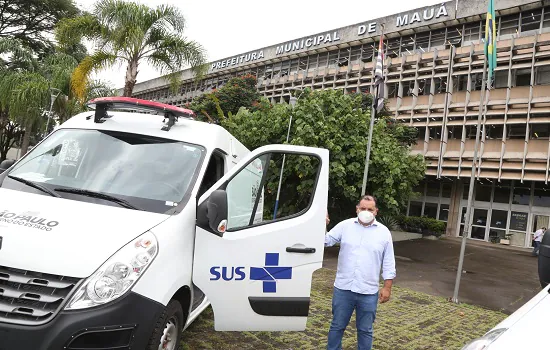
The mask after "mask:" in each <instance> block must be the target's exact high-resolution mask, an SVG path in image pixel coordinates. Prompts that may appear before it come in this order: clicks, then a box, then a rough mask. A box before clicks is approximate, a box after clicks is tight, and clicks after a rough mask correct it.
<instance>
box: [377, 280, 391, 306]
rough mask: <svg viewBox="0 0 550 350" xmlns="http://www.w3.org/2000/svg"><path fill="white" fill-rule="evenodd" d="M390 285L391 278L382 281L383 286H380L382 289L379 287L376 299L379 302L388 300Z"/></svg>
mask: <svg viewBox="0 0 550 350" xmlns="http://www.w3.org/2000/svg"><path fill="white" fill-rule="evenodd" d="M392 285H393V280H385V281H384V287H382V289H380V293H378V301H379V302H380V303H381V304H383V303H385V302H387V301H388V300H390V296H391V286H392Z"/></svg>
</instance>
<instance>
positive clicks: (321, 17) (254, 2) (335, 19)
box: [76, 0, 441, 87]
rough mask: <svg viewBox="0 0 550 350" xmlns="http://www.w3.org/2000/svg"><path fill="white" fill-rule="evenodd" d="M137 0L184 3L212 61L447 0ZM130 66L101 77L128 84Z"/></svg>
mask: <svg viewBox="0 0 550 350" xmlns="http://www.w3.org/2000/svg"><path fill="white" fill-rule="evenodd" d="M137 1H138V2H140V3H145V4H148V5H149V6H151V7H155V6H157V5H159V4H162V3H167V4H171V5H173V6H177V7H179V8H180V9H181V11H182V12H183V14H184V16H185V19H186V21H187V30H186V31H185V33H184V35H185V36H186V37H187V38H189V39H192V40H195V41H197V42H199V43H200V44H201V45H202V46H204V47H205V49H206V51H207V54H208V61H215V60H218V59H221V58H225V57H229V56H232V55H237V54H240V53H243V52H247V51H251V50H256V49H259V48H262V47H265V46H271V45H274V44H278V43H282V42H285V41H289V40H292V39H296V38H300V37H302V36H307V35H312V34H316V33H318V32H323V31H327V30H331V29H336V28H339V27H344V26H348V25H352V24H356V23H360V22H364V21H368V20H371V19H376V18H379V17H384V16H388V15H392V14H396V13H401V12H405V11H408V10H411V9H415V8H418V7H423V6H428V5H434V4H439V3H441V1H435V0H388V1H380V0H377V1H375V0H346V1H344V2H340V1H326V0H325V1H319V0H302V1H299V0H275V1H265V0H263V1H262V0H232V1H231V0H230V1H225V0H210V1H200V0H199V1H197V0H194V1H185V0H180V1H177V0H137ZM76 3H77V4H78V5H79V6H80V7H81V8H84V9H88V10H89V9H91V7H92V5H93V3H94V0H76ZM321 3H323V4H322V5H321ZM124 71H125V67H114V68H112V69H109V70H105V71H102V72H99V73H98V74H97V75H96V77H98V78H100V79H103V80H108V81H110V82H111V83H112V84H114V85H115V86H116V87H122V86H123V85H124ZM158 75H159V74H158V73H157V72H155V70H154V69H152V68H150V67H147V66H146V65H145V64H142V65H140V70H139V74H138V78H137V79H138V82H143V81H145V80H149V79H152V78H156V77H157V76H158Z"/></svg>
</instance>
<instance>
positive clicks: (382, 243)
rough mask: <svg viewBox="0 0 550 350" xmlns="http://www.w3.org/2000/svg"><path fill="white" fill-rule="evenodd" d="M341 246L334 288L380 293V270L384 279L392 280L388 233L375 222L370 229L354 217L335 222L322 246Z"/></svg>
mask: <svg viewBox="0 0 550 350" xmlns="http://www.w3.org/2000/svg"><path fill="white" fill-rule="evenodd" d="M336 243H340V253H339V255H338V269H337V271H336V280H335V281H334V286H335V287H336V288H338V289H343V290H350V291H352V292H355V293H361V294H375V293H376V292H378V290H379V283H380V270H382V278H383V279H384V280H388V279H394V278H395V276H396V271H395V256H394V253H393V241H392V236H391V233H390V230H388V228H387V227H386V226H384V225H382V224H381V223H379V222H377V221H376V220H375V221H374V223H373V224H372V225H370V226H367V227H365V226H363V225H361V224H360V223H359V222H358V220H357V218H351V219H347V220H344V221H342V222H340V223H338V224H337V225H336V226H335V227H334V228H333V229H332V230H330V232H328V233H326V234H325V247H331V246H333V245H335V244H336Z"/></svg>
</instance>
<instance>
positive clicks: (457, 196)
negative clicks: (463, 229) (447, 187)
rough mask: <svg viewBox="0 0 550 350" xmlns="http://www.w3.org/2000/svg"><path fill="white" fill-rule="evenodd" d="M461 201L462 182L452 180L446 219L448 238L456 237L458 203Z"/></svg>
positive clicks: (457, 229)
mask: <svg viewBox="0 0 550 350" xmlns="http://www.w3.org/2000/svg"><path fill="white" fill-rule="evenodd" d="M461 200H462V180H454V181H453V187H452V189H451V201H450V203H449V217H448V218H447V232H445V234H446V235H447V236H449V237H457V235H458V232H459V227H457V222H458V218H459V215H460V201H461Z"/></svg>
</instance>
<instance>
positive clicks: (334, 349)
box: [327, 287, 378, 350]
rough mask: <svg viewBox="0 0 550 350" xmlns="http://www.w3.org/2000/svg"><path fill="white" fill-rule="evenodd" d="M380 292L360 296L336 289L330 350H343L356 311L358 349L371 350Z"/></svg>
mask: <svg viewBox="0 0 550 350" xmlns="http://www.w3.org/2000/svg"><path fill="white" fill-rule="evenodd" d="M377 306H378V292H377V293H376V294H359V293H354V292H352V291H349V290H342V289H338V288H336V287H334V295H333V297H332V323H331V325H330V329H329V332H328V346H327V349H328V350H340V349H342V337H343V336H344V331H345V330H346V327H347V326H348V323H349V321H350V319H351V315H352V314H353V310H355V314H356V315H355V316H356V325H357V349H359V350H371V349H372V339H373V327H372V324H373V322H374V320H375V318H376V308H377Z"/></svg>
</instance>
